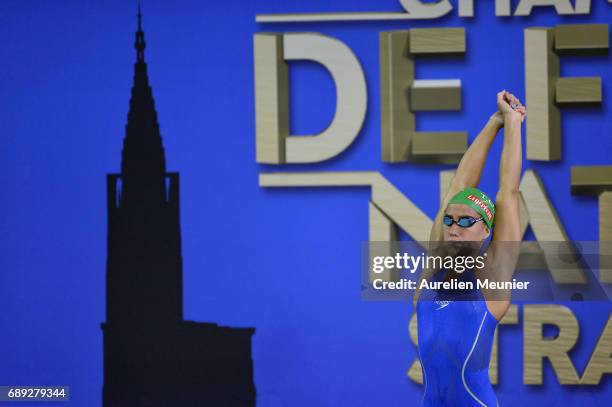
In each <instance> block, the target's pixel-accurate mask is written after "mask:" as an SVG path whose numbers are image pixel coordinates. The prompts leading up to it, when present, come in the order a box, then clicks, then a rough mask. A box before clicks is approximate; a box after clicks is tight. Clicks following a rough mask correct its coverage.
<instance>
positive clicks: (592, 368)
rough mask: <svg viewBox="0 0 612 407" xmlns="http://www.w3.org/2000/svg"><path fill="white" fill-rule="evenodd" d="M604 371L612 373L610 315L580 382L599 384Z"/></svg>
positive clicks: (611, 328)
mask: <svg viewBox="0 0 612 407" xmlns="http://www.w3.org/2000/svg"><path fill="white" fill-rule="evenodd" d="M604 373H612V315H611V316H610V317H608V323H607V324H606V326H605V328H604V330H603V332H602V333H601V336H600V337H599V341H598V342H597V345H596V346H595V350H594V351H593V354H592V355H591V359H590V360H589V364H588V365H587V367H586V369H585V370H584V374H583V375H582V378H581V379H580V384H599V382H600V381H601V376H602V375H603V374H604Z"/></svg>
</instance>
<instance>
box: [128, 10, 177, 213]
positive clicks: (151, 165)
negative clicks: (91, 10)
mask: <svg viewBox="0 0 612 407" xmlns="http://www.w3.org/2000/svg"><path fill="white" fill-rule="evenodd" d="M137 16H138V30H137V31H136V41H135V42H134V47H135V49H136V63H135V64H134V83H133V86H132V94H131V98H130V110H129V112H128V121H127V125H126V129H125V139H124V142H123V152H122V160H121V172H122V174H123V175H124V176H125V177H126V179H125V180H124V181H125V184H124V193H123V195H122V198H123V200H124V203H126V204H127V205H130V204H132V203H134V204H136V205H141V204H142V203H143V202H148V203H149V204H152V203H154V202H156V201H157V202H160V200H161V199H162V198H163V197H164V196H165V195H166V185H165V182H164V180H163V179H162V178H163V174H164V173H165V172H166V159H165V153H164V147H163V144H162V138H161V135H160V130H159V123H158V119H157V111H156V110H155V101H154V99H153V91H152V89H151V86H150V85H149V75H148V73H147V63H146V62H145V60H144V49H145V46H146V44H145V40H144V32H143V30H142V14H141V12H140V4H139V5H138V15H137ZM132 180H136V181H137V182H130V181H132ZM138 185H140V186H143V187H146V188H145V189H143V188H138ZM131 201H133V202H131Z"/></svg>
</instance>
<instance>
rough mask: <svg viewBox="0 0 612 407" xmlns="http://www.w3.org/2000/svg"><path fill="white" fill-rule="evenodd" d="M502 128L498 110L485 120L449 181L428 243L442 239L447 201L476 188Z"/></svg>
mask: <svg viewBox="0 0 612 407" xmlns="http://www.w3.org/2000/svg"><path fill="white" fill-rule="evenodd" d="M501 94H503V91H502V92H499V93H498V94H497V95H498V98H499V95H501ZM503 126H504V118H503V115H502V112H501V111H499V110H498V111H496V112H495V113H493V114H492V115H491V116H490V117H489V120H487V122H486V123H485V125H484V127H483V128H482V130H481V131H480V133H478V136H476V138H475V139H474V141H473V142H472V144H470V146H469V147H468V149H467V151H466V152H465V153H464V154H463V157H462V158H461V161H460V162H459V166H458V167H457V171H456V172H455V175H454V176H453V179H452V180H451V183H450V186H449V188H448V191H447V192H446V195H445V196H444V198H443V199H442V204H441V205H440V210H439V211H438V213H437V214H436V217H435V219H434V223H433V226H432V228H431V233H430V235H429V240H430V241H438V240H441V239H442V218H443V217H444V211H445V209H446V206H447V205H448V201H449V200H450V199H451V198H452V197H453V196H454V195H455V194H456V193H458V192H459V191H461V190H463V189H465V188H470V187H476V186H478V183H479V182H480V176H481V174H482V169H483V167H484V164H485V161H486V158H487V154H488V153H489V149H490V148H491V144H492V143H493V140H495V136H496V135H497V133H498V132H499V130H500V129H501V128H502V127H503Z"/></svg>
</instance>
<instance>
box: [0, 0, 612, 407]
mask: <svg viewBox="0 0 612 407" xmlns="http://www.w3.org/2000/svg"><path fill="white" fill-rule="evenodd" d="M516 3H517V2H516V1H513V5H514V6H516ZM513 9H514V7H513ZM401 10H402V9H401V6H400V4H399V2H397V1H394V0H379V1H376V2H374V1H365V0H351V1H349V0H337V1H333V2H331V1H323V0H309V1H305V0H301V1H287V0H282V1H281V0H277V1H273V0H260V1H238V0H226V1H180V2H168V1H165V2H164V1H153V0H146V1H144V2H143V28H144V31H145V36H146V40H147V49H146V60H147V62H148V65H149V75H150V80H151V85H152V87H153V94H154V97H155V101H156V107H157V111H158V114H159V122H160V126H161V132H162V136H163V140H164V145H165V148H166V158H167V166H168V170H169V171H179V172H180V173H181V178H182V180H181V183H182V186H181V223H182V237H183V259H184V310H185V319H188V320H195V321H202V322H204V321H207V322H217V323H219V324H222V325H231V326H245V327H247V326H253V327H256V334H255V336H254V337H253V360H254V377H255V385H256V388H257V394H258V406H275V407H279V406H335V405H340V404H344V405H350V406H383V405H384V406H396V405H406V406H410V405H416V404H417V403H418V402H419V401H420V397H421V387H420V386H419V385H417V384H416V383H413V382H412V381H411V380H410V379H408V378H407V377H406V374H405V373H406V370H407V369H408V367H409V366H410V364H411V363H412V361H413V359H414V358H415V356H416V348H415V347H414V345H413V344H412V343H411V342H410V339H409V336H408V320H409V317H410V315H411V313H412V309H411V307H410V306H409V305H408V304H406V303H401V302H362V301H361V300H360V290H359V284H360V283H359V267H360V264H359V260H360V244H361V242H362V241H363V240H367V238H368V199H369V197H370V191H369V190H368V189H367V188H357V187H355V188H336V189H334V188H295V189H283V188H279V189H263V188H260V187H259V186H258V173H259V172H260V171H278V170H281V171H291V170H295V171H297V170H299V171H310V170H317V171H325V170H334V171H335V170H342V171H344V170H346V171H353V170H375V171H380V172H381V173H382V174H383V175H384V176H385V177H387V178H388V179H389V180H390V181H391V182H392V183H393V184H394V185H396V186H397V187H398V188H399V189H400V190H401V191H402V192H403V193H404V194H405V195H406V196H407V197H409V198H410V199H412V200H413V201H414V202H415V203H416V204H417V205H418V206H419V207H420V208H422V209H423V210H424V211H425V212H426V213H427V214H428V215H429V216H430V217H433V215H434V213H435V211H436V210H437V204H438V199H439V198H438V172H439V171H440V169H443V168H451V167H449V166H445V167H444V166H435V165H425V166H423V165H414V164H394V165H390V164H386V163H383V162H381V160H380V149H381V146H380V107H379V102H380V98H379V65H378V33H379V32H380V31H383V30H391V29H403V28H407V27H459V26H460V27H465V28H466V36H467V52H466V54H465V57H462V58H456V59H447V58H444V59H441V58H428V59H420V60H418V62H417V64H416V75H417V78H419V79H436V78H461V80H462V86H463V90H462V97H463V107H462V110H461V111H460V112H427V113H419V114H418V115H417V117H418V119H417V121H418V124H417V129H418V130H463V129H465V130H467V131H468V132H469V138H470V140H472V139H473V138H474V137H475V135H476V134H477V133H478V131H479V130H480V128H481V127H482V125H483V124H484V122H485V120H486V119H487V118H488V117H489V115H490V114H491V113H493V112H494V110H495V109H496V106H495V93H496V92H498V91H499V90H501V89H504V88H505V89H508V90H510V91H512V92H513V93H515V94H517V95H518V96H519V97H520V98H521V99H522V100H524V96H525V89H524V56H523V52H524V50H523V29H524V28H525V27H530V26H554V25H556V24H560V23H587V22H588V23H594V22H599V23H609V22H610V21H612V5H611V4H608V3H607V2H606V1H604V0H601V1H600V0H594V1H593V5H592V13H591V15H590V16H576V17H574V16H565V17H563V16H558V15H557V14H556V13H555V12H554V9H552V8H549V7H544V8H536V9H535V11H534V12H533V13H532V15H531V16H530V17H528V18H524V17H509V18H498V17H495V16H494V2H492V1H477V2H476V5H475V17H474V18H463V19H462V18H459V17H457V10H456V9H455V10H454V11H453V12H451V13H450V14H449V15H447V16H446V17H444V18H441V19H437V20H430V21H410V22H392V21H387V22H351V23H303V24H279V25H260V24H257V23H255V15H256V14H258V13H290V12H325V11H329V12H331V11H401ZM135 14H136V2H126V1H77V0H73V1H61V2H57V1H56V2H48V1H42V0H41V1H24V0H19V1H17V0H4V1H2V2H1V3H0V37H1V38H2V42H1V45H0V61H1V62H0V63H1V65H0V94H1V97H0V112H1V113H0V118H1V120H0V131H1V132H2V148H1V149H0V165H1V166H2V167H1V169H2V170H1V171H0V174H1V175H0V177H1V181H2V185H3V191H4V192H3V194H2V199H0V212H1V213H2V218H1V219H2V221H1V223H0V228H1V231H2V233H1V237H0V239H1V240H0V244H1V247H2V248H3V250H2V255H1V256H0V310H1V311H2V312H0V345H1V346H0V385H11V384H18V385H47V384H58V385H70V386H71V392H72V401H71V402H70V404H71V405H75V406H97V405H101V390H102V373H103V366H102V332H101V330H100V323H101V322H102V321H104V320H105V261H106V240H105V239H106V186H105V174H106V173H108V172H116V171H118V169H119V165H120V153H121V146H122V139H123V135H124V125H125V123H126V120H127V111H128V101H129V96H130V87H131V85H132V75H133V63H134V61H135V52H134V48H133V43H134V31H135V30H136V16H135ZM261 31H279V32H289V31H318V32H321V33H324V34H327V35H330V36H334V37H337V38H339V39H340V40H342V41H344V42H345V43H346V44H347V45H348V46H350V47H351V48H352V50H353V51H354V53H355V55H356V56H357V58H358V59H359V60H360V62H361V64H362V67H363V69H364V72H365V76H366V80H367V91H368V111H367V116H366V121H365V123H364V126H363V128H362V131H361V133H360V134H359V136H358V138H357V139H356V141H355V142H354V143H353V145H351V146H350V147H349V148H348V149H347V150H346V151H345V152H344V153H342V154H341V155H339V156H338V157H336V158H334V159H332V160H329V161H327V162H324V163H320V164H316V165H285V166H280V167H276V166H272V165H259V164H257V163H256V162H255V118H254V109H255V105H254V103H255V102H254V89H253V88H254V86H253V79H254V78H253V46H252V41H253V39H252V37H253V34H254V33H256V32H261ZM561 61H562V62H561V74H562V75H564V76H601V77H602V81H603V100H604V102H603V103H602V105H601V107H600V108H580V109H576V108H573V109H569V108H567V109H566V108H564V109H563V110H562V114H563V116H562V117H563V119H562V123H563V124H562V134H563V144H562V146H563V159H562V160H561V161H559V162H555V163H536V162H530V161H527V160H525V161H524V167H525V168H535V169H537V171H538V173H539V174H540V176H541V178H542V180H543V182H544V185H545V188H546V190H547V192H548V194H549V196H550V199H551V201H552V203H553V204H554V206H555V207H556V209H557V210H558V212H559V214H560V217H561V219H562V222H563V224H564V226H565V228H566V230H567V231H568V234H569V237H570V238H571V239H572V240H597V238H598V229H597V219H598V210H597V200H596V198H595V197H575V196H571V195H570V187H569V182H570V167H571V166H572V165H606V164H608V165H609V164H611V160H610V157H611V156H612V139H611V137H610V132H609V128H610V127H611V125H612V104H610V103H608V96H609V90H610V86H611V84H612V72H611V70H610V63H611V59H610V56H609V55H608V56H590V57H586V56H568V57H562V60H561ZM290 82H291V86H290V87H291V89H290V90H291V97H290V106H291V131H292V133H294V134H309V133H311V134H312V133H317V132H319V131H321V130H322V129H324V128H325V127H326V126H327V124H328V123H329V121H330V120H331V118H332V117H333V113H334V106H335V93H334V84H333V82H332V80H331V77H330V76H329V74H328V73H327V71H326V70H325V69H324V68H322V67H321V66H318V65H316V64H314V63H308V62H296V63H291V65H290ZM500 147H501V138H500V139H499V140H497V141H496V142H495V144H494V146H493V151H492V153H491V154H492V157H499V154H500ZM486 170H487V174H486V175H485V177H484V178H483V182H482V186H483V189H485V190H486V191H488V192H490V193H491V194H494V191H495V189H496V186H497V179H496V174H497V158H495V159H490V160H489V161H488V162H487V166H486ZM416 189H419V190H421V191H424V192H425V193H422V194H419V195H416V194H414V191H415V190H416ZM403 238H407V236H405V235H404V236H403ZM571 307H572V310H573V311H574V313H575V314H576V316H577V318H578V319H579V321H580V339H579V342H578V344H577V345H576V347H575V348H574V349H573V350H572V352H571V353H570V357H571V358H572V361H573V362H574V365H575V366H576V369H577V371H578V373H579V374H581V373H582V372H583V370H584V367H585V365H586V363H587V361H588V359H589V357H590V354H591V351H592V350H593V348H594V346H595V344H596V342H597V339H598V338H599V335H600V333H601V331H602V329H603V327H604V324H605V321H606V320H607V318H608V316H609V314H610V309H611V307H610V305H609V304H604V303H600V304H595V305H593V304H591V305H586V304H584V305H572V306H571ZM522 343H523V339H522V324H519V325H514V326H504V327H502V328H501V331H500V350H499V352H500V373H499V382H500V384H499V385H498V386H497V387H496V391H497V393H498V396H499V399H500V404H501V405H518V404H519V403H520V404H521V405H523V406H540V405H570V404H572V405H573V404H576V405H601V404H604V403H605V401H606V400H607V401H609V400H610V399H611V398H612V382H611V381H610V377H609V375H607V376H604V378H603V379H602V381H601V383H600V385H599V386H596V387H588V386H586V387H566V386H561V385H559V383H558V380H557V379H556V376H555V375H554V373H553V371H552V369H551V368H550V366H549V364H548V363H545V370H544V385H543V386H524V385H523V384H522V381H523V378H522Z"/></svg>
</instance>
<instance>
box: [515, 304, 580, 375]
mask: <svg viewBox="0 0 612 407" xmlns="http://www.w3.org/2000/svg"><path fill="white" fill-rule="evenodd" d="M523 319H524V321H525V322H524V328H523V335H524V342H523V383H524V384H542V361H543V359H544V358H548V360H549V361H550V364H551V366H552V368H553V370H554V371H555V373H556V375H557V378H558V379H559V383H561V384H579V382H580V380H579V378H578V374H577V373H576V369H574V365H573V363H572V361H571V359H570V358H569V356H568V355H567V353H568V352H569V351H570V350H571V349H572V348H573V347H574V345H575V344H576V341H577V340H578V335H579V333H580V331H579V327H578V321H577V320H576V317H575V316H574V313H573V312H572V310H571V309H569V308H567V307H565V306H562V305H525V306H524V307H523ZM546 324H550V325H556V326H557V328H558V329H559V334H558V335H557V336H556V337H555V338H553V339H545V338H543V337H542V327H543V326H544V325H546Z"/></svg>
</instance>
